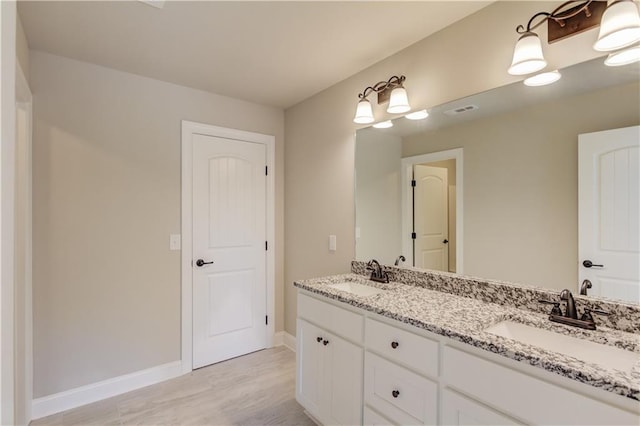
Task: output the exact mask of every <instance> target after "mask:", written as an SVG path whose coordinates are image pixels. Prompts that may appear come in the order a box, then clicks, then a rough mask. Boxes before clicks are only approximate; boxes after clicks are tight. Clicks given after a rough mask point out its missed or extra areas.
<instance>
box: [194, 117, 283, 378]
mask: <svg viewBox="0 0 640 426" xmlns="http://www.w3.org/2000/svg"><path fill="white" fill-rule="evenodd" d="M194 134H199V135H205V136H213V137H219V138H225V139H232V140H238V141H245V142H253V143H260V144H264V145H265V146H266V149H267V167H268V170H269V173H268V174H267V188H266V190H267V191H266V195H267V205H266V220H267V227H266V230H267V241H268V245H269V249H268V250H267V252H266V255H267V263H266V282H267V301H266V302H267V315H268V318H269V323H268V324H267V347H272V346H273V344H274V333H275V326H274V324H275V317H274V315H275V199H274V197H275V170H274V167H273V165H274V159H275V137H274V136H271V135H264V134H260V133H253V132H246V131H243V130H236V129H228V128H225V127H218V126H212V125H209V124H202V123H196V122H192V121H186V120H183V121H182V184H181V193H182V195H181V198H182V200H181V201H182V209H181V212H182V213H181V216H182V218H181V234H182V253H181V297H182V302H181V308H182V309H181V323H182V324H181V334H182V337H181V344H182V350H181V361H182V372H183V374H185V373H189V372H190V371H192V370H193V299H192V297H193V275H192V273H193V267H192V265H191V262H192V260H193V253H192V225H193V224H192V212H193V210H192V206H193V203H192V202H193V198H192V188H193V164H192V158H193V157H192V154H193V143H192V138H191V137H192V135H194Z"/></svg>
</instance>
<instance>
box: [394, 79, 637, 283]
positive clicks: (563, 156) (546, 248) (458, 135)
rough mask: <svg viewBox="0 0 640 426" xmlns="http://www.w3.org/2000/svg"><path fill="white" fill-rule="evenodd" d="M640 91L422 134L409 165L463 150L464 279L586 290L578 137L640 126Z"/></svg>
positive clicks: (622, 89) (607, 93)
mask: <svg viewBox="0 0 640 426" xmlns="http://www.w3.org/2000/svg"><path fill="white" fill-rule="evenodd" d="M639 93H640V86H639V85H638V84H636V83H634V84H628V85H623V86H617V87H613V88H610V89H605V90H598V91H596V92H592V93H588V94H585V95H580V96H574V97H571V98H563V99H560V100H557V101H554V102H550V103H545V104H540V105H536V106H534V107H530V108H525V109H520V110H517V111H513V112H510V113H507V114H502V115H498V116H494V117H491V118H488V119H482V120H476V121H472V122H469V123H465V124H461V125H457V126H453V127H449V128H445V129H442V130H437V131H433V132H429V133H428V134H426V135H414V136H411V137H407V138H405V139H404V140H403V157H407V156H413V155H419V154H424V153H428V152H437V151H442V150H447V149H452V148H459V147H462V148H463V149H464V171H463V172H464V273H465V275H472V276H478V277H483V278H492V279H498V280H505V281H514V282H524V283H528V284H535V285H538V286H542V287H550V288H555V289H559V290H561V289H563V288H570V289H574V288H577V287H578V264H579V262H578V194H577V193H578V135H579V134H581V133H589V132H596V131H601V130H607V129H615V128H619V127H627V126H632V125H637V124H638V123H639V121H640V102H639V100H640V98H639Z"/></svg>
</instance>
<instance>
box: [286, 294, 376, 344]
mask: <svg viewBox="0 0 640 426" xmlns="http://www.w3.org/2000/svg"><path fill="white" fill-rule="evenodd" d="M298 317H299V318H304V319H306V320H308V321H309V322H312V323H314V324H316V325H319V326H320V327H322V328H324V329H325V330H328V331H331V332H333V333H335V334H337V335H338V336H342V337H344V338H346V339H348V340H351V341H353V342H354V343H359V344H362V335H363V328H364V317H363V316H362V315H361V314H357V313H355V312H351V311H347V310H346V309H342V308H339V307H337V306H334V305H332V304H330V303H327V302H323V301H321V300H318V299H314V298H313V297H309V296H307V295H305V294H301V293H298Z"/></svg>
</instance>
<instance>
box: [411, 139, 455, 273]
mask: <svg viewBox="0 0 640 426" xmlns="http://www.w3.org/2000/svg"><path fill="white" fill-rule="evenodd" d="M443 160H456V274H463V271H464V259H463V253H464V250H463V239H464V214H463V212H464V205H463V203H464V180H463V170H464V163H463V152H462V148H455V149H449V150H446V151H440V152H432V153H429V154H422V155H416V156H414V157H406V158H403V159H402V161H401V166H400V173H401V182H402V188H403V189H402V252H403V253H413V249H412V246H411V232H412V229H411V223H412V220H411V215H412V211H413V206H412V199H411V179H412V176H413V175H412V170H413V165H414V164H423V163H433V162H435V161H443Z"/></svg>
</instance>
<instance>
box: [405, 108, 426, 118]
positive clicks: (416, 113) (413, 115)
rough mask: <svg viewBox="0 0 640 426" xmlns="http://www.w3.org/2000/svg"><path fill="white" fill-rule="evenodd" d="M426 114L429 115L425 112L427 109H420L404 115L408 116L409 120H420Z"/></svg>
mask: <svg viewBox="0 0 640 426" xmlns="http://www.w3.org/2000/svg"><path fill="white" fill-rule="evenodd" d="M428 116H429V113H428V112H427V110H426V109H421V110H420V111H414V112H412V113H409V114H407V115H405V118H408V119H409V120H422V119H425V118H427V117H428Z"/></svg>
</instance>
